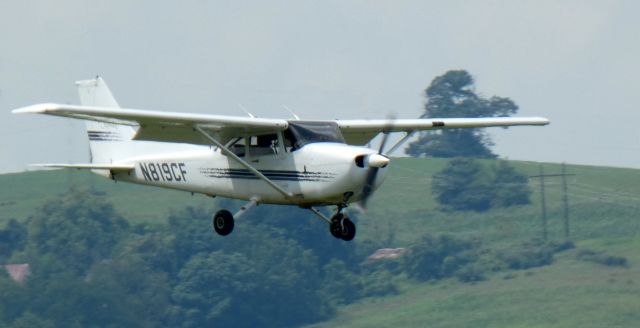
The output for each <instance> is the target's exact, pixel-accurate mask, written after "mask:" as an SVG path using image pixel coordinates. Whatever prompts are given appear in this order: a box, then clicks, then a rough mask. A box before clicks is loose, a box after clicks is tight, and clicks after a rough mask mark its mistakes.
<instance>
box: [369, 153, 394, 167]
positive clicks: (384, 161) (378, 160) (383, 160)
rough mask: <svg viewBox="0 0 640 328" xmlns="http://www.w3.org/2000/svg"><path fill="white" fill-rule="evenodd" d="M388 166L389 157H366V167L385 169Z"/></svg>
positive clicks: (373, 155)
mask: <svg viewBox="0 0 640 328" xmlns="http://www.w3.org/2000/svg"><path fill="white" fill-rule="evenodd" d="M388 164H389V157H387V156H384V155H380V154H371V155H369V156H367V166H369V167H377V168H381V167H385V166H387V165H388Z"/></svg>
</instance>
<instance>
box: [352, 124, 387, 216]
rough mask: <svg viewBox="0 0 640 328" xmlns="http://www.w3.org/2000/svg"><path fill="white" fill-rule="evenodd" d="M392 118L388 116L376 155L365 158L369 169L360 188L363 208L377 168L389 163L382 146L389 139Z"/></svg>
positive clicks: (371, 192)
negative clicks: (387, 122)
mask: <svg viewBox="0 0 640 328" xmlns="http://www.w3.org/2000/svg"><path fill="white" fill-rule="evenodd" d="M393 120H394V119H393V118H390V119H389V124H388V125H387V127H385V128H384V130H383V131H382V133H383V134H382V140H381V141H380V147H379V148H378V154H377V155H376V156H374V155H369V158H368V160H367V164H368V166H369V171H367V177H366V179H365V183H364V187H363V188H362V200H361V201H360V206H361V207H362V208H363V209H366V208H367V201H369V197H371V195H373V187H374V185H375V183H376V178H377V177H378V170H379V169H380V168H381V167H385V166H387V164H388V163H389V158H388V157H387V156H385V155H384V147H385V146H386V145H387V140H389V131H390V130H391V128H392V127H393Z"/></svg>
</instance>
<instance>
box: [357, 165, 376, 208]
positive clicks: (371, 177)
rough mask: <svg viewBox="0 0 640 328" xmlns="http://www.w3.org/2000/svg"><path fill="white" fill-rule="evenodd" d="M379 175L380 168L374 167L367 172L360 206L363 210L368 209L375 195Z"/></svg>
mask: <svg viewBox="0 0 640 328" xmlns="http://www.w3.org/2000/svg"><path fill="white" fill-rule="evenodd" d="M377 175H378V168H377V167H372V168H369V171H368V172H367V178H366V179H365V183H364V187H363V188H362V200H361V201H360V205H361V206H362V208H365V209H366V208H367V201H368V200H369V197H371V195H372V194H373V186H374V184H375V182H376V176H377Z"/></svg>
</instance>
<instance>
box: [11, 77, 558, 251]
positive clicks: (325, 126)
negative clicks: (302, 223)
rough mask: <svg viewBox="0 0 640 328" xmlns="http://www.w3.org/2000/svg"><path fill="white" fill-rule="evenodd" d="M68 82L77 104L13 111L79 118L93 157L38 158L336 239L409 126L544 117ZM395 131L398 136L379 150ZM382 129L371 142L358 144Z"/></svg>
mask: <svg viewBox="0 0 640 328" xmlns="http://www.w3.org/2000/svg"><path fill="white" fill-rule="evenodd" d="M76 84H77V86H78V91H79V95H80V102H81V105H66V104H56V103H45V104H37V105H32V106H27V107H23V108H19V109H16V110H14V111H13V113H16V114H24V113H37V114H47V115H54V116H62V117H68V118H74V119H82V120H86V122H87V123H86V125H87V136H88V138H89V147H90V151H91V163H85V164H38V165H39V166H44V167H60V168H76V169H89V170H92V171H93V172H95V173H97V174H100V175H103V176H105V177H108V178H110V179H113V180H116V181H125V182H131V183H137V184H144V185H151V186H157V187H163V188H171V189H178V190H183V191H188V192H192V193H202V194H205V195H209V196H222V197H229V198H235V199H241V200H246V201H247V204H246V205H244V206H242V207H241V208H240V209H239V210H238V211H237V212H236V213H235V214H232V213H231V212H229V211H228V210H224V209H223V210H220V211H218V212H217V213H216V214H215V215H214V216H213V219H212V225H213V228H214V230H215V231H216V232H217V233H218V234H220V235H228V234H229V233H231V231H232V230H233V227H234V222H235V219H237V218H239V217H241V216H242V215H243V214H244V213H246V211H248V210H249V209H250V208H252V207H254V206H256V205H258V204H283V205H296V206H300V207H303V208H308V209H310V210H311V211H312V212H314V213H315V214H316V215H318V216H319V217H320V218H322V219H323V220H325V221H327V222H328V224H329V228H330V232H331V234H332V235H333V236H334V237H336V238H339V239H343V240H351V239H353V238H354V237H355V232H356V227H355V225H354V224H353V222H352V221H351V220H350V219H349V218H348V216H347V213H346V211H344V209H345V208H346V207H347V206H348V205H349V204H350V203H353V202H361V203H362V204H364V203H366V201H367V199H368V198H369V197H370V196H371V194H372V193H373V191H375V190H376V189H377V188H378V187H379V186H380V185H381V184H382V182H383V181H384V179H385V178H386V175H387V168H388V165H389V162H390V160H389V158H388V157H387V156H386V155H385V154H388V153H390V152H392V151H393V150H395V149H397V147H399V146H400V145H401V144H402V143H403V142H404V141H406V140H408V139H409V138H410V137H411V136H412V134H413V133H414V132H415V131H422V130H433V129H458V128H478V127H492V126H514V125H546V124H549V120H548V119H546V118H542V117H492V118H443V119H394V120H388V119H387V120H314V121H310V120H298V119H296V120H284V119H267V118H255V117H236V116H224V115H208V114H193V113H182V112H163V111H153V110H141V109H124V108H120V106H119V105H118V103H117V102H116V100H115V98H114V97H113V95H112V94H111V91H110V90H109V88H108V86H107V85H106V83H105V82H104V80H103V79H102V78H100V77H97V78H95V79H91V80H84V81H78V82H76ZM393 132H403V133H405V136H404V138H402V139H401V140H400V141H398V142H397V143H396V144H395V145H394V146H392V147H391V148H390V150H388V151H386V152H385V149H384V147H385V144H386V142H387V136H388V135H389V134H390V133H393ZM380 133H383V134H384V136H383V138H382V142H381V145H380V147H379V149H377V150H374V149H370V148H367V147H364V146H362V145H364V144H366V143H367V142H369V141H370V140H371V139H373V138H374V137H376V136H377V135H378V134H380ZM326 205H335V206H337V210H336V212H335V214H334V215H332V216H331V217H327V216H326V215H324V214H323V213H322V212H320V211H319V210H318V209H317V206H326Z"/></svg>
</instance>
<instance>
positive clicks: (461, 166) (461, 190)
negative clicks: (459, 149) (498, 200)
mask: <svg viewBox="0 0 640 328" xmlns="http://www.w3.org/2000/svg"><path fill="white" fill-rule="evenodd" d="M431 190H432V192H433V194H434V195H435V197H436V201H437V202H438V203H439V204H440V205H442V206H443V207H444V209H449V210H456V211H470V210H473V211H486V210H488V209H489V208H490V207H491V200H492V198H493V195H492V194H493V192H492V188H491V177H490V176H489V174H488V172H487V171H486V170H485V169H484V168H483V167H482V165H481V164H480V163H479V162H477V161H475V160H472V159H470V158H456V159H454V160H452V161H450V162H449V165H447V167H445V168H444V169H443V170H442V171H440V172H438V173H436V174H435V175H434V176H433V182H432V184H431Z"/></svg>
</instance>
